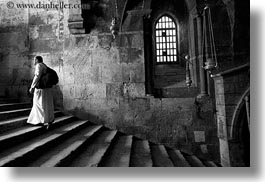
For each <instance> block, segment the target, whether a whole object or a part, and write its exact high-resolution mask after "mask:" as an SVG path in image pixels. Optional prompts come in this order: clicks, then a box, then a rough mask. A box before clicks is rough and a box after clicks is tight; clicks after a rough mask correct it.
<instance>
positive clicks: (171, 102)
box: [162, 98, 194, 112]
mask: <svg viewBox="0 0 265 182" xmlns="http://www.w3.org/2000/svg"><path fill="white" fill-rule="evenodd" d="M193 106H194V98H162V110H166V111H177V112H182V111H190V110H192V108H193Z"/></svg>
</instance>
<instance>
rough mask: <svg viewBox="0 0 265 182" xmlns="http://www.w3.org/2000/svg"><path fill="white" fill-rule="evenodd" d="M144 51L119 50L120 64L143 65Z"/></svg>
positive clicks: (139, 49) (134, 49)
mask: <svg viewBox="0 0 265 182" xmlns="http://www.w3.org/2000/svg"><path fill="white" fill-rule="evenodd" d="M143 60H144V51H143V49H142V48H121V49H120V61H121V63H126V64H129V63H137V62H140V63H143V62H144V61H143Z"/></svg>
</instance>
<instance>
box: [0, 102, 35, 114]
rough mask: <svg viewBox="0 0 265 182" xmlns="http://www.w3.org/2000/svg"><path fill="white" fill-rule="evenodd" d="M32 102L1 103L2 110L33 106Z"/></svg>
mask: <svg viewBox="0 0 265 182" xmlns="http://www.w3.org/2000/svg"><path fill="white" fill-rule="evenodd" d="M31 107H32V104H31V103H12V104H0V112H1V111H10V110H18V109H25V108H31Z"/></svg>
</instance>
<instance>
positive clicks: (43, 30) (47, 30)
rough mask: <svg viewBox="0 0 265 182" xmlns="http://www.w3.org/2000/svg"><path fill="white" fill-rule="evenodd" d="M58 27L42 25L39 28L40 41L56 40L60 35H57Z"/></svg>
mask: <svg viewBox="0 0 265 182" xmlns="http://www.w3.org/2000/svg"><path fill="white" fill-rule="evenodd" d="M57 26H58V25H52V24H47V25H40V26H39V28H38V32H39V33H38V34H39V38H40V39H56V38H57V37H58V35H56V32H57V28H58V27H57Z"/></svg>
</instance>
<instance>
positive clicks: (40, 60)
mask: <svg viewBox="0 0 265 182" xmlns="http://www.w3.org/2000/svg"><path fill="white" fill-rule="evenodd" d="M38 63H43V58H42V57H41V56H36V57H35V59H34V64H35V65H36V64H38Z"/></svg>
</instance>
